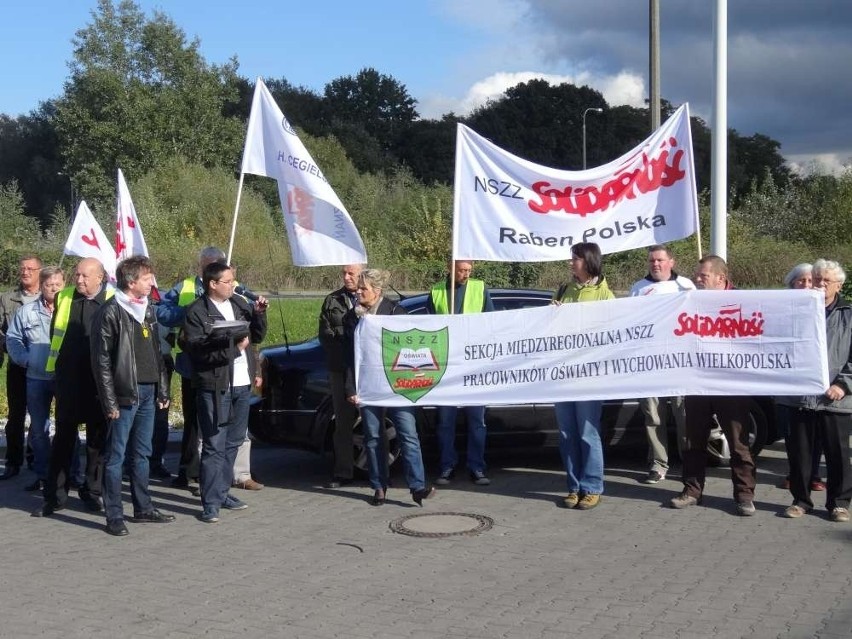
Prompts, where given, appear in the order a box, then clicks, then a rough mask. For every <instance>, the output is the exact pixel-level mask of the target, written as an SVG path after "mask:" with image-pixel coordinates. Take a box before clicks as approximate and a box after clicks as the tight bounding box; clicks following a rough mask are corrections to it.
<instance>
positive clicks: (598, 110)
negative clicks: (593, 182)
mask: <svg viewBox="0 0 852 639" xmlns="http://www.w3.org/2000/svg"><path fill="white" fill-rule="evenodd" d="M589 111H593V112H595V113H603V109H602V108H600V107H589V108H588V109H586V110H585V111H583V170H584V171H585V170H586V114H587V113H588V112H589Z"/></svg>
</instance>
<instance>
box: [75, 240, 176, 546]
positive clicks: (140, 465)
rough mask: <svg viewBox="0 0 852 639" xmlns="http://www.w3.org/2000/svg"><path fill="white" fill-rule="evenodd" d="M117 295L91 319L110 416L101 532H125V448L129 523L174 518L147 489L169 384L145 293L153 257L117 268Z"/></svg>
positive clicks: (101, 391)
mask: <svg viewBox="0 0 852 639" xmlns="http://www.w3.org/2000/svg"><path fill="white" fill-rule="evenodd" d="M116 280H117V282H116V286H117V287H118V290H116V292H115V295H114V296H113V298H112V299H110V300H109V301H108V302H107V303H106V304H104V305H103V306H102V307H101V309H100V310H99V311H98V312H97V314H96V315H95V317H94V319H93V329H92V335H93V338H92V340H91V355H92V372H93V373H94V376H95V384H96V385H97V389H98V399H99V400H100V405H101V408H102V409H103V413H104V416H105V417H106V419H107V420H108V422H107V433H106V440H105V445H104V451H105V452H104V507H105V509H106V531H107V532H108V533H109V534H110V535H114V536H116V537H123V536H124V535H126V534H127V533H128V530H127V526H125V525H124V512H123V508H122V505H121V475H122V468H123V466H124V457H125V451H126V450H127V447H128V444H129V445H130V451H131V452H130V463H129V470H130V494H131V496H132V498H133V520H132V521H137V522H155V523H165V522H170V521H174V519H175V518H174V516H173V515H164V514H163V513H161V512H160V511H159V510H157V509H155V508H154V506H153V504H152V503H151V495H150V493H149V492H148V473H149V467H148V460H149V458H150V457H151V437H152V434H153V431H154V405H155V402H156V403H157V404H158V405H159V406H160V407H161V408H165V407H167V406H168V404H169V387H168V382H167V380H166V371H165V367H164V366H163V359H162V356H161V354H160V339H159V332H158V331H159V329H158V326H157V319H156V316H155V313H154V309H153V307H152V306H150V305H149V304H148V295H150V293H151V288H152V287H153V285H154V271H153V267H152V266H151V261H150V260H149V259H148V258H147V257H144V256H141V255H139V256H134V257H129V258H127V259H126V260H124V261H122V262H121V263H119V265H118V268H117V269H116Z"/></svg>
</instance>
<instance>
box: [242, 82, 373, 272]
mask: <svg viewBox="0 0 852 639" xmlns="http://www.w3.org/2000/svg"><path fill="white" fill-rule="evenodd" d="M242 172H243V173H252V174H254V175H263V176H266V177H271V178H274V179H276V180H277V181H278V194H279V197H280V198H281V208H282V209H283V211H284V222H285V224H286V226H287V236H288V238H289V241H290V252H291V253H292V255H293V264H295V265H296V266H328V265H336V264H355V263H364V262H366V261H367V252H366V250H365V249H364V243H363V242H362V241H361V236H360V235H359V234H358V229H356V228H355V223H354V222H353V221H352V218H351V217H350V216H349V213H348V212H347V211H346V208H345V207H344V206H343V203H342V202H341V201H340V199H339V198H338V197H337V195H336V194H335V192H334V190H333V189H332V188H331V185H330V184H329V183H328V180H326V178H325V176H324V175H323V173H322V171H320V169H319V167H318V166H317V165H316V163H315V162H314V160H313V158H312V157H311V155H310V153H308V151H307V149H306V148H305V146H304V145H303V144H302V142H301V140H299V137H298V136H297V135H296V132H295V131H294V130H293V127H291V126H290V123H289V122H288V121H287V118H285V117H284V114H283V113H282V112H281V109H279V108H278V105H277V104H275V100H274V99H273V98H272V94H271V93H269V89H267V88H266V85H265V84H264V83H263V80H261V79H260V78H258V79H257V85H256V86H255V89H254V97H253V98H252V104H251V116H250V117H249V123H248V131H247V132H246V145H245V149H244V150H243V166H242Z"/></svg>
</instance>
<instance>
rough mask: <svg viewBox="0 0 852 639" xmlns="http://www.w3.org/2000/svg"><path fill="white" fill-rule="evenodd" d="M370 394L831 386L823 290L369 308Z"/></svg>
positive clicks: (606, 395)
mask: <svg viewBox="0 0 852 639" xmlns="http://www.w3.org/2000/svg"><path fill="white" fill-rule="evenodd" d="M355 342H356V347H355V356H356V357H355V366H356V377H357V384H358V396H359V398H360V400H361V402H362V403H364V404H367V405H371V404H372V405H378V406H411V405H414V404H416V405H421V406H422V405H426V406H462V405H469V406H477V405H483V406H484V405H495V406H496V405H505V404H527V403H550V402H557V401H580V400H591V399H602V400H611V399H625V398H636V397H669V396H672V395H821V394H822V393H823V392H825V390H826V389H827V388H828V381H829V380H828V363H827V357H826V340H825V300H824V297H823V295H822V292H821V291H817V290H779V291H688V292H685V293H678V294H673V295H649V296H646V297H628V298H622V299H615V300H608V301H604V302H581V303H576V304H562V305H560V306H544V307H539V308H526V309H519V310H511V311H498V312H494V313H481V314H476V315H463V314H462V315H392V316H388V315H365V316H364V317H363V318H361V321H360V322H359V324H358V329H357V331H356V338H355Z"/></svg>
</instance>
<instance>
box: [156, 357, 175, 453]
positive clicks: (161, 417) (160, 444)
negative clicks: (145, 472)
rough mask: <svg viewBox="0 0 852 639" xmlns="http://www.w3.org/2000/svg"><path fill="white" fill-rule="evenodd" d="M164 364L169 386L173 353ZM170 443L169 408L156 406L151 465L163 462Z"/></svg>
mask: <svg viewBox="0 0 852 639" xmlns="http://www.w3.org/2000/svg"><path fill="white" fill-rule="evenodd" d="M163 365H164V366H165V367H166V379H167V380H168V384H169V386H171V385H172V374H173V373H174V372H175V363H174V360H173V359H172V356H171V355H166V356H164V357H163ZM168 445H169V408H168V407H167V408H160V407H156V408H155V410H154V434H153V436H152V437H151V467H152V468H156V467H157V466H161V465H162V464H163V455H165V454H166V447H168Z"/></svg>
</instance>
